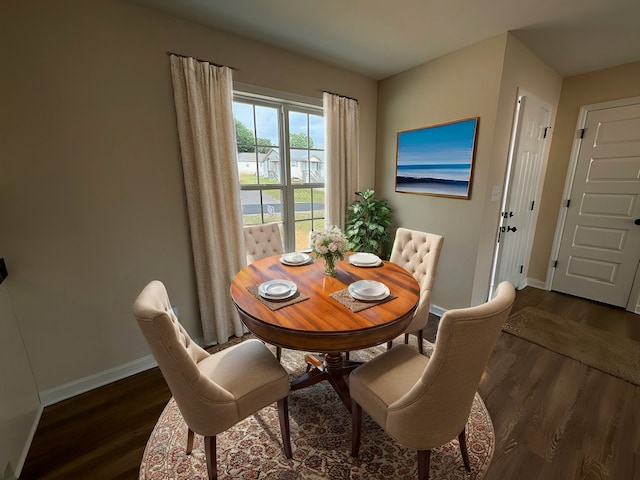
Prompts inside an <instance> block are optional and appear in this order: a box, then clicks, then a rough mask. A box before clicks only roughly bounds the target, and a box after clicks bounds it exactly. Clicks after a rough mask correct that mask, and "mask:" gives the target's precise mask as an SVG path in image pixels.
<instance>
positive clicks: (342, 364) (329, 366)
mask: <svg viewBox="0 0 640 480" xmlns="http://www.w3.org/2000/svg"><path fill="white" fill-rule="evenodd" d="M305 360H306V361H307V363H308V364H309V365H313V367H312V368H311V369H310V370H309V371H308V372H307V373H305V374H304V375H302V376H300V377H298V378H296V379H295V380H293V381H292V382H291V390H300V389H301V388H306V387H310V386H311V385H315V384H316V383H320V382H323V381H325V380H327V381H328V382H329V383H330V384H331V386H332V387H333V389H334V390H335V391H336V393H337V394H338V397H340V400H342V403H344V406H345V407H347V410H349V411H351V394H350V393H349V384H348V383H347V381H346V379H345V377H346V376H348V375H349V374H350V373H351V371H352V370H354V369H355V368H356V367H358V366H359V365H361V364H362V363H361V362H352V361H349V360H347V359H345V358H344V357H343V356H342V353H327V354H325V355H324V360H319V359H318V358H317V357H315V356H313V355H306V356H305Z"/></svg>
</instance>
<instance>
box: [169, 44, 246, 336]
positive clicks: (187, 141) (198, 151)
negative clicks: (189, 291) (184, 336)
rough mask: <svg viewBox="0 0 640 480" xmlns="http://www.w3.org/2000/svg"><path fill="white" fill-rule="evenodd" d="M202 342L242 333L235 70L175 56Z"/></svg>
mask: <svg viewBox="0 0 640 480" xmlns="http://www.w3.org/2000/svg"><path fill="white" fill-rule="evenodd" d="M170 58H171V77H172V80H173V92H174V101H175V104H176V116H177V121H178V134H179V136H180V151H181V152H182V170H183V172H184V183H185V188H186V194H187V208H188V210H189V227H190V231H191V245H192V249H193V261H194V263H195V272H196V284H197V288H198V300H199V303H200V317H201V321H202V331H203V333H204V341H205V343H206V344H207V345H210V344H214V343H223V342H226V341H227V340H228V339H229V337H231V336H232V335H236V336H241V335H242V333H243V328H242V322H241V321H240V317H239V316H238V312H237V311H236V309H235V306H234V305H233V302H232V300H231V296H230V293H229V286H230V284H231V281H232V280H233V277H234V276H235V274H236V272H238V270H240V269H241V268H242V267H243V265H244V261H245V260H244V258H245V257H244V251H242V248H239V247H238V246H239V245H240V246H241V245H243V241H244V239H243V234H242V214H241V206H240V191H239V188H238V185H239V183H240V182H239V178H238V162H237V154H236V137H235V124H234V120H233V83H232V77H231V69H230V68H228V67H217V66H214V65H211V64H209V63H207V62H200V61H197V60H195V59H193V58H185V57H179V56H176V55H171V57H170Z"/></svg>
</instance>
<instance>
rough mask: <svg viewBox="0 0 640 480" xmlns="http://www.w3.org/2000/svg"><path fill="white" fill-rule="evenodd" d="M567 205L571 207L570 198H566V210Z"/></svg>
mask: <svg viewBox="0 0 640 480" xmlns="http://www.w3.org/2000/svg"><path fill="white" fill-rule="evenodd" d="M569 205H571V199H570V198H567V205H566V207H567V208H569Z"/></svg>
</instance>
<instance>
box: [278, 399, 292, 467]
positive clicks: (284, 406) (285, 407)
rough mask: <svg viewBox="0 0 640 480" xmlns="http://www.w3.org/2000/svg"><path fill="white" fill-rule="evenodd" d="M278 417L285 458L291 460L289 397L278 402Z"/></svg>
mask: <svg viewBox="0 0 640 480" xmlns="http://www.w3.org/2000/svg"><path fill="white" fill-rule="evenodd" d="M278 417H279V419H280V433H281V434H282V446H283V448H284V456H285V457H287V458H291V457H292V456H293V454H292V453H291V431H290V429H289V397H288V396H287V397H284V398H282V399H280V400H278Z"/></svg>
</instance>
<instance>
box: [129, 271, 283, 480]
mask: <svg viewBox="0 0 640 480" xmlns="http://www.w3.org/2000/svg"><path fill="white" fill-rule="evenodd" d="M133 312H134V315H135V316H136V318H137V320H138V324H139V325H140V329H141V330H142V333H143V335H144V336H145V338H146V340H147V342H148V344H149V347H150V348H151V352H152V353H153V356H154V358H155V359H156V362H158V366H159V367H160V371H161V372H162V375H163V376H164V378H165V380H166V381H167V384H168V385H169V389H170V390H171V394H172V395H173V398H174V399H175V402H176V404H177V405H178V408H179V409H180V413H181V414H182V416H183V417H184V420H185V422H186V424H187V426H188V433H187V446H186V453H187V455H189V454H191V450H192V448H193V438H194V437H193V436H194V432H195V433H197V434H199V435H203V436H204V445H205V454H206V461H207V471H208V474H209V478H210V479H216V478H217V461H216V435H217V434H219V433H222V432H223V431H225V430H227V429H229V428H230V427H232V426H233V425H235V424H236V423H237V422H239V421H241V420H243V419H244V418H246V417H248V416H249V415H252V414H253V413H255V412H257V411H258V410H261V409H262V408H264V407H266V406H268V405H271V404H272V403H274V402H277V405H278V416H279V418H280V430H281V434H282V443H283V446H284V452H285V456H286V457H287V458H291V442H290V437H289V436H290V433H289V412H288V395H289V375H288V374H287V372H286V371H285V370H284V368H283V367H282V366H281V365H280V364H279V363H278V361H277V360H276V359H275V358H274V357H273V355H272V354H271V352H270V351H269V349H268V348H267V347H265V346H264V344H263V343H262V342H260V341H259V340H245V341H244V342H241V343H239V344H237V345H234V346H232V347H229V348H226V349H224V350H222V351H220V352H217V353H215V354H213V355H212V354H209V353H208V352H207V351H205V350H204V349H202V348H201V347H200V346H198V345H197V344H196V343H194V342H193V341H192V340H191V338H190V337H189V334H188V333H187V331H186V330H185V329H184V328H183V327H182V325H180V323H179V322H178V319H177V318H176V316H175V314H174V312H173V309H172V308H171V303H170V301H169V297H168V295H167V291H166V289H165V286H164V285H163V284H162V283H161V282H159V281H157V280H154V281H152V282H151V283H149V284H148V285H147V286H146V287H145V288H144V289H143V290H142V292H141V293H140V295H139V296H138V298H137V299H136V300H135V302H134V304H133Z"/></svg>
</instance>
